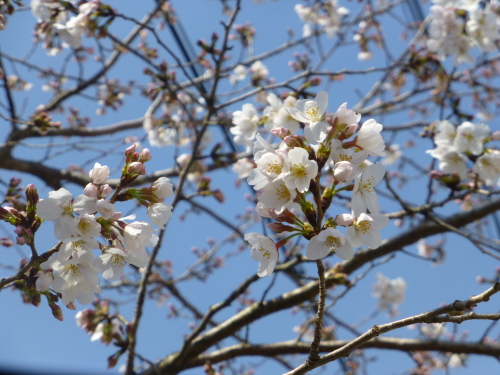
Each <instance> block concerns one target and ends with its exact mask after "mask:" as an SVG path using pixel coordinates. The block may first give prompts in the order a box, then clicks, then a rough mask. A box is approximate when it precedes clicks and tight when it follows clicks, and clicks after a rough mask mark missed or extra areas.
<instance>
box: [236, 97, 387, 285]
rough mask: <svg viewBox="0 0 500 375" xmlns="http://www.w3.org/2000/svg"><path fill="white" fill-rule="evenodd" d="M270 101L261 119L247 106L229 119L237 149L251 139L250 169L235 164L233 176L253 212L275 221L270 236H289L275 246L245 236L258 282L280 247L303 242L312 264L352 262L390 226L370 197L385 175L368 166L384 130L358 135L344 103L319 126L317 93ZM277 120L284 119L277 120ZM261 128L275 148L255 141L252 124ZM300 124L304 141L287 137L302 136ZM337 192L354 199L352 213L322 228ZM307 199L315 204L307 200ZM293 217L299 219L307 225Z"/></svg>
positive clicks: (323, 102) (369, 128)
mask: <svg viewBox="0 0 500 375" xmlns="http://www.w3.org/2000/svg"><path fill="white" fill-rule="evenodd" d="M289 98H290V97H289ZM268 101H269V103H270V104H271V105H270V106H269V107H267V108H265V109H264V115H263V117H262V118H261V117H260V116H259V115H258V113H257V111H256V109H255V108H253V105H251V104H244V105H243V110H242V111H238V112H236V113H235V115H234V117H233V124H234V125H235V126H234V127H233V128H231V132H232V133H233V134H235V141H236V142H237V143H239V144H245V145H247V146H249V143H250V141H253V139H254V137H255V138H256V140H255V141H254V142H253V155H254V159H253V161H250V160H246V161H243V162H239V163H237V164H236V165H235V166H234V168H233V169H234V170H235V171H237V172H238V173H239V176H240V178H241V177H242V176H247V181H248V183H249V184H250V185H251V186H253V187H254V189H255V190H258V193H257V199H258V202H257V207H256V212H257V213H258V214H259V215H261V216H262V217H267V218H271V219H274V220H276V221H277V223H271V224H269V227H270V228H271V229H272V230H273V231H274V232H276V233H285V232H289V234H288V237H286V238H284V239H283V240H281V241H279V242H278V243H277V244H275V243H274V242H273V241H272V240H271V239H269V238H267V237H265V236H263V235H261V234H259V233H249V234H247V235H245V240H247V241H248V242H249V243H250V245H251V247H252V252H251V255H252V258H253V259H254V260H257V261H259V262H260V265H259V270H258V275H259V276H266V275H270V274H271V273H272V272H273V269H274V266H275V265H276V262H277V260H278V249H279V247H281V246H282V245H283V244H284V243H286V241H287V240H288V239H290V238H292V237H294V236H298V235H302V236H303V237H304V238H306V239H307V240H309V243H308V245H307V249H306V255H307V257H308V258H309V259H311V260H317V259H321V258H324V257H325V256H327V255H329V254H330V253H331V252H335V253H336V254H337V255H338V256H339V257H340V258H341V259H350V258H351V257H352V256H353V254H354V251H353V247H354V248H357V247H360V246H362V245H366V246H368V247H370V248H377V247H378V246H379V245H380V243H381V236H380V233H379V230H381V229H383V228H384V227H385V226H386V225H387V224H388V222H389V219H388V218H387V217H386V216H385V215H383V214H381V213H380V205H379V202H378V198H377V195H376V193H375V187H376V185H377V184H378V183H379V182H380V181H381V180H382V178H383V177H384V174H385V167H384V166H383V165H382V163H381V162H377V163H375V164H373V163H371V162H369V161H368V160H367V158H368V156H370V155H371V156H384V155H385V153H384V149H385V143H384V140H383V138H382V136H381V134H380V132H381V130H382V125H381V124H378V123H377V122H376V121H375V120H373V119H370V120H367V121H365V122H364V123H363V124H362V126H361V127H359V130H358V126H359V125H358V123H359V121H360V119H361V115H359V114H356V113H355V112H354V111H352V110H349V109H347V103H344V104H342V105H341V106H340V107H339V109H338V110H337V111H336V112H335V113H334V114H333V115H331V116H328V121H325V113H326V109H327V104H328V94H327V93H326V92H325V91H321V92H319V93H318V94H317V96H316V97H315V99H314V100H310V99H300V100H295V99H293V100H289V99H288V98H287V99H286V100H285V103H282V102H281V101H279V99H278V98H277V97H276V96H275V95H274V94H269V95H268ZM287 102H288V104H286V103H287ZM293 102H294V105H290V104H291V103H293ZM273 103H274V105H273ZM283 112H286V114H287V115H286V116H285V115H283V116H281V115H279V114H280V113H283ZM270 113H272V114H273V115H270ZM285 118H286V122H285V120H284V119H285ZM271 120H272V125H270V126H269V125H268V123H269V122H271ZM262 123H263V124H264V127H265V128H267V129H271V133H272V134H273V135H275V136H277V137H279V138H281V140H282V142H281V143H280V144H279V146H278V147H277V148H276V147H274V146H273V145H271V144H270V143H269V142H268V141H267V140H265V139H264V137H263V136H262V135H261V134H260V133H258V131H257V130H258V124H262ZM300 123H302V124H303V128H304V136H300V135H292V133H294V132H297V131H298V130H299V129H300V126H299V125H300ZM353 137H354V138H353ZM351 138H353V139H352V140H350V139H351ZM327 185H330V186H329V187H328V186H327ZM323 186H326V187H323ZM340 191H352V200H351V211H350V212H349V213H343V214H340V215H337V216H336V217H335V218H333V217H330V218H328V219H327V220H326V222H325V223H323V218H324V217H326V216H325V214H326V211H327V209H328V208H329V206H330V204H331V202H332V199H333V198H334V196H335V194H337V193H338V192H340ZM309 195H312V201H313V202H314V204H313V203H312V202H310V201H309V200H308V196H309ZM315 206H316V207H315ZM367 211H368V212H367ZM301 214H303V215H301ZM299 216H305V221H304V220H303V219H304V218H303V217H302V218H300V217H299ZM284 223H287V224H284ZM323 224H324V225H323ZM339 226H343V227H346V233H345V234H343V233H342V232H341V231H340V230H339V229H337V227H339Z"/></svg>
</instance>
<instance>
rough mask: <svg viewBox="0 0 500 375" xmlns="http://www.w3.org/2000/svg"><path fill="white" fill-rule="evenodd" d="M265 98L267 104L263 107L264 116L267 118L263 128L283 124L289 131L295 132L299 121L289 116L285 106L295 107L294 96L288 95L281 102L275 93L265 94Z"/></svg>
mask: <svg viewBox="0 0 500 375" xmlns="http://www.w3.org/2000/svg"><path fill="white" fill-rule="evenodd" d="M266 99H267V102H268V103H269V106H267V107H266V108H264V116H266V118H267V120H266V123H265V128H266V129H267V130H272V129H276V128H279V127H281V126H283V127H285V128H286V129H288V130H290V132H291V133H296V132H297V131H298V130H299V123H298V122H297V120H295V119H294V118H293V117H292V116H290V114H289V113H288V111H287V110H286V108H285V106H288V107H291V108H293V107H295V103H296V100H295V98H294V97H293V96H289V97H288V98H287V99H286V100H285V103H283V102H281V100H280V99H279V98H278V97H277V96H276V95H275V94H273V93H271V94H268V95H267V98H266Z"/></svg>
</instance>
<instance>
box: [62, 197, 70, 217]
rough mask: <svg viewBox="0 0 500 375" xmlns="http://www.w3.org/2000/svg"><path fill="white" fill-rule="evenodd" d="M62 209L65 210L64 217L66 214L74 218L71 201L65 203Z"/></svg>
mask: <svg viewBox="0 0 500 375" xmlns="http://www.w3.org/2000/svg"><path fill="white" fill-rule="evenodd" d="M61 207H62V209H63V215H64V214H66V215H72V216H73V206H72V205H71V201H67V202H63V203H62V204H61Z"/></svg>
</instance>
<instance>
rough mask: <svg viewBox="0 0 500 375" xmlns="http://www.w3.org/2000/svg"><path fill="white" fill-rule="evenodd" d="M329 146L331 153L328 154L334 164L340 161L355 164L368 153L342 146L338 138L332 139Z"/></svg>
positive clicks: (360, 161)
mask: <svg viewBox="0 0 500 375" xmlns="http://www.w3.org/2000/svg"><path fill="white" fill-rule="evenodd" d="M331 148H332V153H331V155H330V156H331V158H332V160H333V163H334V164H336V163H338V162H341V161H348V162H350V163H351V164H353V165H356V166H357V165H359V164H360V163H362V162H363V161H364V160H366V158H367V157H368V154H367V153H366V152H364V151H358V152H356V151H354V150H353V149H352V148H342V142H341V141H339V140H338V139H334V140H332V143H331Z"/></svg>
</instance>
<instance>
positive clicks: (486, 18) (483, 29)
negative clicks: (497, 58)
mask: <svg viewBox="0 0 500 375" xmlns="http://www.w3.org/2000/svg"><path fill="white" fill-rule="evenodd" d="M465 29H466V30H467V34H468V35H470V36H471V37H472V39H473V40H474V43H475V44H476V45H477V47H478V48H479V49H480V50H481V51H484V52H492V51H494V50H496V45H495V42H496V41H498V39H500V33H499V32H498V16H497V15H496V14H495V13H494V12H493V11H492V10H491V8H490V7H488V6H487V7H486V8H485V9H480V8H479V7H477V6H476V8H475V9H471V10H469V20H468V21H467V24H466V25H465Z"/></svg>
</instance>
